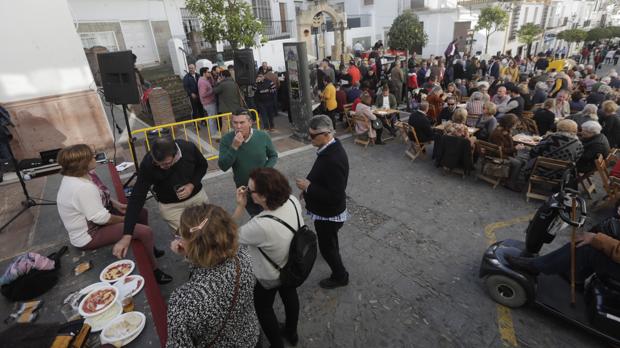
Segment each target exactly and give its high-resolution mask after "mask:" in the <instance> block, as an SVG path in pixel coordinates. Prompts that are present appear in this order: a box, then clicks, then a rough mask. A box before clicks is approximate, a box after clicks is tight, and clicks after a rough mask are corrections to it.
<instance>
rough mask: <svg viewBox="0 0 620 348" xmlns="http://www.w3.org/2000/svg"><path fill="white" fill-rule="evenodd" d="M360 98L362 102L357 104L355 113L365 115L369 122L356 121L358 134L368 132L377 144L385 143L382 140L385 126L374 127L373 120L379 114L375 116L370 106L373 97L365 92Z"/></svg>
mask: <svg viewBox="0 0 620 348" xmlns="http://www.w3.org/2000/svg"><path fill="white" fill-rule="evenodd" d="M360 99H361V101H362V102H361V103H359V104H357V108H356V109H355V114H356V115H358V116H362V117H365V118H366V119H368V122H355V132H356V133H357V134H363V133H366V132H368V138H370V139H372V140H374V142H375V144H377V145H383V144H384V143H383V141H382V140H381V133H382V132H383V128H380V129H374V128H372V121H374V120H376V119H377V116H375V114H374V113H373V112H372V109H371V107H370V105H371V104H372V97H371V96H370V94H368V92H364V93H363V94H362V96H361V98H360Z"/></svg>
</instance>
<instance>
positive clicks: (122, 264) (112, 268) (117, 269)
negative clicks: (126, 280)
mask: <svg viewBox="0 0 620 348" xmlns="http://www.w3.org/2000/svg"><path fill="white" fill-rule="evenodd" d="M135 267H136V264H135V263H134V262H133V261H131V260H118V261H116V262H113V263H111V264H109V265H108V266H107V267H106V268H104V269H103V271H101V274H100V275H99V279H101V281H102V282H108V283H114V282H115V281H118V280H119V279H121V278H123V277H125V276H127V275H128V274H131V272H133V269H134V268H135Z"/></svg>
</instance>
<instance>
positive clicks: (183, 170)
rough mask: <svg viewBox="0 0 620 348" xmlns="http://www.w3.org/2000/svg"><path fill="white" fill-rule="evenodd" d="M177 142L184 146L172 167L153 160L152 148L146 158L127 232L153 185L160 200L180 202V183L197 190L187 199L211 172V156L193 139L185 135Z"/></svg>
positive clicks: (131, 200)
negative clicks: (208, 172)
mask: <svg viewBox="0 0 620 348" xmlns="http://www.w3.org/2000/svg"><path fill="white" fill-rule="evenodd" d="M176 143H177V145H178V147H179V149H180V150H181V159H179V161H178V162H177V163H175V164H174V165H173V166H172V167H171V168H170V169H168V170H163V169H161V168H159V167H158V166H156V165H155V164H153V157H152V156H151V153H150V152H149V153H147V154H146V156H144V159H142V163H140V170H139V171H138V178H137V179H136V184H135V185H134V187H133V192H132V193H131V196H130V197H129V202H128V204H127V214H126V215H125V228H124V233H125V234H131V233H132V232H133V229H134V226H135V225H136V222H137V220H138V215H139V214H140V210H142V207H143V206H144V201H145V200H146V194H147V193H148V191H149V190H150V189H151V187H152V188H153V191H154V193H155V196H156V197H157V201H159V202H161V203H178V202H180V201H179V199H178V197H177V194H176V192H175V189H174V188H175V187H176V186H180V185H185V184H188V183H192V184H194V191H193V192H192V194H191V196H190V197H188V198H187V199H189V198H191V197H193V196H195V195H196V194H197V193H198V192H200V190H202V177H203V176H204V175H205V173H206V172H207V167H208V164H207V160H206V159H205V158H204V156H203V155H202V153H200V150H199V149H198V148H197V147H196V145H194V144H193V143H190V142H188V141H185V140H181V139H177V140H176Z"/></svg>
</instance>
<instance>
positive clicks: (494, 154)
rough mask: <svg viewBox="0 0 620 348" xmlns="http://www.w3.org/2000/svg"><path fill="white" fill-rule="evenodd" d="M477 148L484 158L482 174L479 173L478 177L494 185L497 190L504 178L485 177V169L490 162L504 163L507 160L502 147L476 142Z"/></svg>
mask: <svg viewBox="0 0 620 348" xmlns="http://www.w3.org/2000/svg"><path fill="white" fill-rule="evenodd" d="M476 148H477V149H478V152H479V153H480V157H481V158H482V161H481V166H480V172H479V173H478V175H477V177H478V178H479V179H482V180H484V181H486V182H488V183H489V184H492V185H493V189H495V188H496V187H497V185H499V184H500V183H501V182H502V180H503V179H504V178H500V177H493V176H487V175H484V172H483V169H484V165H485V164H486V163H488V162H491V161H493V160H496V161H497V160H499V161H503V160H504V159H505V158H504V153H503V152H502V147H501V146H499V145H495V144H492V143H489V142H486V141H483V140H476Z"/></svg>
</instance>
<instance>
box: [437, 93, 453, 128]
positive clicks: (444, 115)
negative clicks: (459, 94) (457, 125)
mask: <svg viewBox="0 0 620 348" xmlns="http://www.w3.org/2000/svg"><path fill="white" fill-rule="evenodd" d="M446 104H447V106H446V107H445V108H443V109H441V112H440V113H439V122H443V121H450V120H451V119H452V115H453V114H454V111H455V110H456V98H455V97H454V96H450V97H447V98H446Z"/></svg>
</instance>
